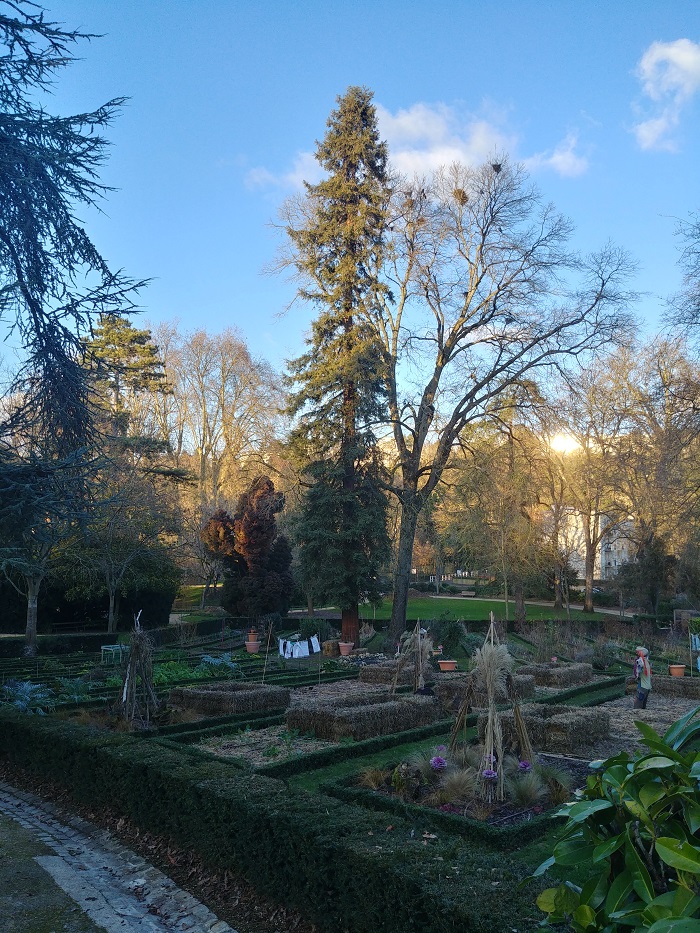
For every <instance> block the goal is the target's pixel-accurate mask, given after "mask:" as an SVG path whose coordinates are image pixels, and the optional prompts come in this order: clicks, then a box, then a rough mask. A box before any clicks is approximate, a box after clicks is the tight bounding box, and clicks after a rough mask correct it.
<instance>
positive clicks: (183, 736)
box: [146, 710, 284, 745]
mask: <svg viewBox="0 0 700 933" xmlns="http://www.w3.org/2000/svg"><path fill="white" fill-rule="evenodd" d="M202 722H203V723H204V725H202V726H201V728H196V726H197V723H189V729H187V730H183V731H181V732H175V733H166V732H160V731H159V732H157V733H155V734H154V733H150V735H153V737H154V738H161V737H162V738H167V739H170V740H171V741H173V742H177V743H179V744H182V745H193V744H195V743H196V742H200V741H201V740H202V739H208V738H214V737H216V736H218V735H228V734H229V733H231V732H240V731H242V730H243V729H245V728H246V726H248V727H250V728H251V729H267V727H268V726H279V725H281V724H282V723H283V722H284V710H280V712H279V713H270V712H269V711H266V715H261V716H252V715H248V716H246V714H245V713H239V714H238V716H237V718H236V720H235V721H229V722H225V723H221V724H219V725H214V726H210V725H209V720H207V719H204V720H202ZM146 735H149V733H146Z"/></svg>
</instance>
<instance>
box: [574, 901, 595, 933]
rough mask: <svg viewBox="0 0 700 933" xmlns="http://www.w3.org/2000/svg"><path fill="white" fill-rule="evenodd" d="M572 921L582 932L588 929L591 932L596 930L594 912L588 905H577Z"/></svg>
mask: <svg viewBox="0 0 700 933" xmlns="http://www.w3.org/2000/svg"><path fill="white" fill-rule="evenodd" d="M572 919H573V920H574V921H575V922H576V923H578V924H579V926H580V927H581V929H582V930H587V929H588V928H589V927H590V928H592V929H593V930H595V929H597V927H596V926H595V910H593V909H592V908H590V907H589V906H588V904H579V906H578V907H577V908H576V910H575V911H574V913H573V916H572Z"/></svg>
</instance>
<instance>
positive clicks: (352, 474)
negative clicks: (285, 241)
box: [285, 87, 390, 643]
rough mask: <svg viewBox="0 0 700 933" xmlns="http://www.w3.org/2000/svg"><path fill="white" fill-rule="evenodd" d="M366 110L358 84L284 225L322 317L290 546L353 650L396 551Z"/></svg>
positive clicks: (384, 189)
mask: <svg viewBox="0 0 700 933" xmlns="http://www.w3.org/2000/svg"><path fill="white" fill-rule="evenodd" d="M371 101H372V93H371V92H370V91H369V90H367V89H366V88H360V87H350V88H348V90H347V91H346V93H345V94H344V95H343V96H342V97H339V98H338V109H337V110H335V111H333V112H332V113H331V115H330V118H329V120H328V131H327V133H326V135H325V137H324V139H323V140H322V141H321V142H320V143H318V147H317V151H316V159H317V161H318V162H319V164H320V165H321V167H322V168H323V169H324V171H325V172H326V173H327V176H326V178H324V179H323V180H322V181H320V182H319V183H318V184H316V185H311V184H308V183H307V184H306V196H305V198H303V199H302V200H301V201H298V202H293V203H289V204H288V205H287V208H286V216H285V226H286V232H287V236H288V238H289V256H288V263H289V264H290V265H292V266H293V267H294V268H295V269H296V271H297V273H298V275H299V277H300V278H301V280H302V282H303V284H302V287H301V288H300V289H299V296H300V297H301V298H302V299H303V300H305V301H309V302H311V303H312V304H314V305H315V306H316V307H317V308H318V309H319V315H318V317H317V318H316V320H315V321H314V323H313V326H312V336H311V338H310V339H309V340H308V346H309V350H308V352H307V353H306V354H304V355H303V356H301V357H300V358H299V359H297V360H295V361H294V362H293V363H292V364H291V381H292V382H293V384H294V385H295V386H296V387H297V390H296V392H295V393H294V394H293V395H292V399H291V403H290V409H289V410H290V413H291V414H292V415H296V416H300V417H299V423H298V426H297V428H296V430H295V432H294V434H293V437H292V448H293V449H294V450H295V451H296V453H297V455H298V456H299V459H301V461H302V463H303V470H302V481H303V483H304V485H305V486H306V492H305V494H304V496H303V498H302V502H301V505H300V508H299V510H298V512H297V516H296V523H295V529H296V534H295V537H296V541H297V544H298V546H299V552H300V564H301V572H302V578H303V580H304V583H305V586H306V588H307V590H308V591H310V592H311V593H312V594H313V595H314V596H316V597H319V598H323V599H329V600H331V601H333V602H336V603H338V604H339V605H340V607H341V610H342V628H343V639H344V640H345V641H351V642H355V643H357V641H358V637H359V632H358V629H359V624H358V603H359V601H360V600H361V599H363V598H366V597H371V598H376V597H377V596H378V592H377V580H378V575H379V570H380V568H381V566H382V564H383V562H384V561H385V560H386V559H387V557H388V552H389V543H388V536H387V532H386V499H385V496H384V493H383V491H382V488H381V469H380V459H379V457H378V454H377V450H376V439H375V436H374V431H373V429H374V427H375V426H376V425H377V424H378V423H379V422H381V421H382V420H383V418H384V402H385V395H384V392H383V389H382V385H383V369H384V359H383V354H382V351H381V348H380V346H379V342H378V340H377V339H376V336H375V334H374V332H373V331H372V329H371V328H370V327H369V326H368V320H369V319H370V318H371V316H372V312H373V311H374V309H375V308H376V307H377V305H378V303H379V302H380V300H381V299H382V298H386V297H387V294H388V290H387V287H386V285H385V284H383V283H382V282H381V281H380V279H379V275H378V270H379V269H381V266H382V262H383V258H384V237H385V232H386V228H387V224H388V204H389V199H390V185H389V180H388V175H387V169H386V163H387V150H386V145H385V144H384V143H383V142H380V140H379V133H378V129H377V115H376V110H375V108H374V106H373V104H372V102H371Z"/></svg>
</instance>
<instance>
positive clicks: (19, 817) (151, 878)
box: [0, 782, 235, 933]
mask: <svg viewBox="0 0 700 933" xmlns="http://www.w3.org/2000/svg"><path fill="white" fill-rule="evenodd" d="M0 813H2V814H3V815H5V816H7V817H9V818H11V819H12V820H14V821H15V822H16V823H18V824H19V825H20V826H21V827H22V828H23V829H25V830H27V831H28V832H29V833H31V834H32V835H33V836H34V837H35V838H36V839H37V840H38V841H39V842H40V843H42V844H43V845H44V846H45V847H46V849H47V850H48V851H49V852H50V853H51V854H50V855H38V856H35V857H34V861H35V862H36V863H37V864H38V865H40V866H41V868H43V869H44V871H46V872H47V873H48V874H49V875H50V876H51V877H52V878H53V880H54V881H55V882H56V884H58V886H59V887H60V888H62V890H63V891H65V892H66V894H68V895H69V897H70V898H72V900H73V901H75V903H76V904H77V905H78V906H79V907H80V908H81V910H82V911H83V912H84V913H85V914H86V915H87V916H88V917H89V918H90V920H91V921H92V922H93V923H94V924H95V927H98V928H99V929H103V930H107V931H108V933H186V931H189V933H204V931H206V933H235V930H233V928H232V927H230V926H229V925H228V923H225V922H224V921H222V920H219V919H218V918H217V917H216V916H215V915H214V914H213V913H212V912H211V911H210V910H209V908H208V907H205V905H204V904H202V903H201V902H200V901H198V900H197V899H196V898H194V897H193V896H192V895H191V894H188V893H187V892H186V891H183V890H182V889H181V888H178V887H177V885H176V884H175V883H174V882H173V881H171V880H170V878H168V877H167V876H166V875H164V874H163V873H162V872H160V871H158V869H157V868H154V867H153V866H152V865H150V864H149V863H148V862H147V861H146V860H145V859H143V858H141V857H140V856H139V855H137V854H136V853H135V852H132V851H131V849H128V848H127V847H126V846H125V845H123V844H122V843H121V842H119V841H117V840H116V839H114V838H113V837H112V836H111V835H110V834H109V833H107V832H106V831H104V830H101V829H98V828H97V827H95V826H93V825H92V824H91V823H88V822H87V820H83V819H82V818H81V817H78V816H70V815H65V814H62V815H59V813H58V811H57V809H56V807H54V806H53V804H51V803H49V802H48V801H46V800H42V799H40V798H39V797H36V796H35V795H34V794H31V793H28V792H27V791H23V790H19V789H17V788H16V787H12V786H10V785H8V784H5V783H4V782H0ZM35 893H36V892H32V891H17V892H14V894H13V897H16V898H18V899H19V900H20V901H21V900H22V898H25V899H26V898H27V897H31V896H32V895H33V894H35ZM13 924H14V918H13V917H12V916H8V914H7V913H5V916H4V917H0V933H10V931H12V933H14V931H16V933H25V931H24V930H21V929H20V927H18V926H14V925H13ZM42 929H43V928H42ZM47 929H48V928H47ZM25 930H26V928H25Z"/></svg>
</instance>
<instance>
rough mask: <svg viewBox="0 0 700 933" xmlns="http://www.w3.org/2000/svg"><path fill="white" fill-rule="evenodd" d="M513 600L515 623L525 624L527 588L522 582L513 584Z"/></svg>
mask: <svg viewBox="0 0 700 933" xmlns="http://www.w3.org/2000/svg"><path fill="white" fill-rule="evenodd" d="M513 601H514V602H515V624H516V625H517V626H521V625H524V624H525V588H524V586H523V584H522V583H516V584H515V585H514V586H513Z"/></svg>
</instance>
